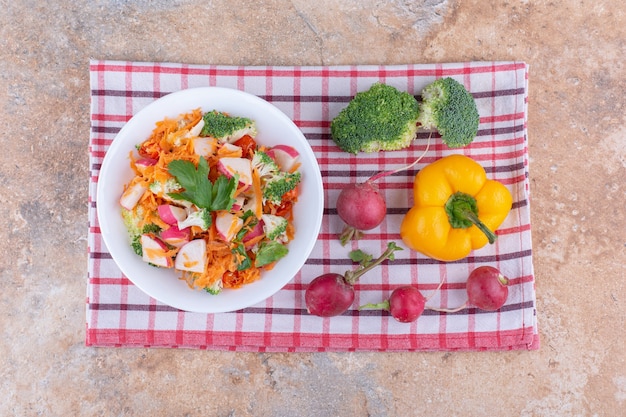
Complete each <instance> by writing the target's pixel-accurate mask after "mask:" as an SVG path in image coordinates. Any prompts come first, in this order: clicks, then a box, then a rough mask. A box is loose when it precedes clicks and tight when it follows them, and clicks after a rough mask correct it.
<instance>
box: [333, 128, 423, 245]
mask: <svg viewBox="0 0 626 417" xmlns="http://www.w3.org/2000/svg"><path fill="white" fill-rule="evenodd" d="M429 147H430V136H429V137H428V143H427V144H426V149H425V150H424V152H423V153H422V154H421V155H420V157H419V158H417V159H416V160H415V161H413V162H412V163H411V164H409V165H407V166H404V167H401V168H398V169H395V170H393V171H386V172H379V173H377V174H375V175H372V176H371V177H370V178H369V179H367V180H366V181H365V182H364V183H357V184H349V185H348V186H346V187H345V188H344V189H343V190H341V192H340V193H339V196H338V197H337V202H336V207H337V214H338V215H339V217H340V218H341V220H343V221H344V222H345V223H346V226H345V227H344V228H343V230H342V232H341V234H340V235H339V240H340V241H341V244H342V245H345V244H346V243H348V241H350V240H352V239H355V240H357V239H360V238H361V237H362V236H363V231H364V230H371V229H373V228H375V227H377V226H379V225H380V224H381V223H382V221H383V219H384V218H385V215H386V214H387V204H386V203H385V199H384V198H383V197H382V195H381V194H380V192H379V191H378V187H376V185H375V184H374V183H375V182H376V181H378V180H379V179H381V178H383V177H386V176H388V175H393V174H396V173H398V172H401V171H405V170H407V169H410V168H412V167H413V166H414V165H416V164H417V163H418V162H419V161H420V160H421V159H422V158H423V157H424V155H426V152H428V148H429Z"/></svg>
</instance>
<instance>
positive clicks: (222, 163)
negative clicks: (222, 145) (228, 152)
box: [217, 157, 252, 190]
mask: <svg viewBox="0 0 626 417" xmlns="http://www.w3.org/2000/svg"><path fill="white" fill-rule="evenodd" d="M217 169H218V171H219V172H221V173H222V174H224V175H226V176H227V177H228V178H232V177H234V176H235V175H239V184H240V186H242V187H243V189H244V190H245V189H247V188H248V187H250V186H251V185H252V165H251V163H250V160H249V159H247V158H232V157H224V158H220V160H219V162H218V163H217Z"/></svg>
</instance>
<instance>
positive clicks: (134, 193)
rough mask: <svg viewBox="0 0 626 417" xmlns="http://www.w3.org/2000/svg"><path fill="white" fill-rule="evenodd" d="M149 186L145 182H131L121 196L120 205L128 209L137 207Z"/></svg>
mask: <svg viewBox="0 0 626 417" xmlns="http://www.w3.org/2000/svg"><path fill="white" fill-rule="evenodd" d="M147 189H148V187H147V186H146V184H145V183H144V182H135V183H133V184H131V185H130V186H129V187H128V188H127V189H126V190H124V192H123V193H122V196H121V197H120V205H121V206H122V207H124V208H125V209H126V210H132V209H133V208H135V206H136V205H137V203H138V202H139V200H140V199H141V197H142V196H143V194H144V193H145V192H146V190H147Z"/></svg>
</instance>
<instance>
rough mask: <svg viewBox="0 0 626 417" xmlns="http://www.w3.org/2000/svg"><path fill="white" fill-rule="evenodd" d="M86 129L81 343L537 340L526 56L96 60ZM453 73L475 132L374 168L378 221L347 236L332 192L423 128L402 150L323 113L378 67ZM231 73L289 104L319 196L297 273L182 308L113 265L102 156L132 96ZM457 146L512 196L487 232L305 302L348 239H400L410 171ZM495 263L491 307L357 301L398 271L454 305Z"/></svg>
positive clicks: (380, 290)
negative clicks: (399, 313)
mask: <svg viewBox="0 0 626 417" xmlns="http://www.w3.org/2000/svg"><path fill="white" fill-rule="evenodd" d="M90 75H91V98H92V100H91V133H90V146H89V151H90V173H91V179H90V188H89V197H90V198H89V264H88V271H89V275H88V279H89V281H88V288H87V301H86V303H87V305H86V307H87V317H86V318H87V320H86V327H87V334H86V344H87V345H89V346H124V347H128V346H137V347H178V348H197V349H214V350H234V351H281V352H282V351H291V352H300V351H414V350H514V349H528V350H533V349H537V348H538V347H539V338H538V332H537V320H536V309H535V300H536V299H535V289H534V273H533V263H532V242H531V227H530V206H529V173H528V138H527V107H528V68H527V66H526V64H525V63H523V62H468V63H451V64H425V65H394V66H360V65H355V66H331V67H329V66H319V67H298V66H295V67H276V66H263V67H245V66H241V67H235V66H220V65H184V64H176V63H144V62H117V61H96V60H93V61H92V62H91V63H90ZM443 76H450V77H453V78H455V79H457V80H458V81H460V82H462V83H463V84H464V85H465V86H466V87H467V88H468V89H469V90H470V91H471V92H472V94H473V95H474V97H475V98H476V102H477V105H478V109H479V113H480V115H481V123H480V129H479V132H478V137H477V138H476V139H475V140H474V142H473V143H472V144H471V145H470V146H468V147H466V148H464V149H462V150H455V151H452V150H450V149H448V148H447V147H445V146H444V145H442V143H441V141H440V140H438V137H436V136H435V137H433V140H432V142H431V146H430V148H429V150H428V152H427V154H426V156H425V158H424V159H423V160H422V162H420V163H419V164H418V165H417V166H416V167H415V169H412V170H409V171H405V172H402V173H399V174H396V175H393V176H389V177H386V178H385V179H384V180H382V181H380V182H379V186H380V189H381V192H382V193H383V195H384V197H385V199H386V201H387V204H388V215H387V217H386V219H385V221H384V222H383V223H382V225H381V226H380V227H379V228H377V229H374V230H372V231H370V232H369V233H367V234H366V236H365V237H364V238H363V239H362V240H360V241H358V243H353V244H351V245H347V246H346V247H342V246H341V245H340V243H339V241H338V239H337V234H338V232H339V231H340V230H341V228H342V226H343V225H342V222H341V220H340V219H339V218H338V217H337V214H336V210H335V207H334V202H335V200H336V197H337V194H338V192H339V191H340V189H341V188H342V187H343V186H344V184H346V183H349V182H354V181H363V180H365V179H367V178H369V177H370V176H371V175H372V174H373V173H375V172H378V171H381V170H385V171H387V170H393V169H395V168H398V167H401V166H404V165H407V164H408V163H410V162H412V161H413V160H414V159H415V158H416V157H417V156H419V155H420V154H421V153H422V152H423V151H424V150H425V147H426V142H427V141H426V138H427V136H428V134H426V133H421V134H420V139H418V140H417V141H416V142H415V143H414V145H413V146H412V147H411V148H409V149H408V150H404V151H396V152H381V153H373V154H363V153H361V154H359V155H358V156H354V155H351V154H347V153H345V152H342V151H340V150H339V149H338V148H337V147H336V146H335V145H334V143H333V141H332V140H331V138H330V135H329V126H330V121H331V120H332V119H333V117H334V116H335V115H337V113H338V112H339V111H340V110H341V109H342V108H344V107H345V106H346V105H347V103H348V101H349V100H350V99H351V98H352V97H353V96H354V95H355V94H356V93H357V92H358V91H362V90H366V89H368V88H369V87H370V86H371V84H372V83H374V82H377V81H381V82H384V83H387V84H390V85H393V86H395V87H397V88H399V89H401V90H405V91H408V92H410V93H411V94H415V95H419V93H420V91H421V89H422V88H423V87H424V86H425V85H426V84H428V83H430V82H431V81H433V80H434V79H436V78H439V77H443ZM200 86H221V87H230V88H235V89H239V90H244V91H246V92H249V93H252V94H255V95H258V96H260V97H262V98H264V99H265V100H267V101H269V102H271V103H273V104H274V105H275V106H277V107H278V108H280V109H281V110H282V111H283V112H284V113H285V114H287V115H288V116H289V117H290V118H291V119H292V120H293V121H294V122H295V123H296V125H298V126H299V127H300V129H301V130H302V131H303V133H304V134H305V136H306V137H307V139H308V140H309V143H310V144H311V147H312V148H313V151H314V152H315V155H316V157H317V159H318V163H319V165H320V168H321V173H322V178H323V182H324V188H325V199H326V204H325V208H324V219H323V223H322V229H321V232H320V235H319V238H318V242H317V244H316V246H315V248H314V250H313V252H312V253H311V256H310V258H309V259H308V261H307V262H306V264H305V265H304V267H303V268H302V270H301V271H300V272H299V273H298V274H297V275H296V276H295V278H294V279H293V280H292V281H291V282H290V283H289V284H287V285H286V286H285V287H284V288H283V289H282V290H280V291H279V292H278V293H277V294H276V295H275V296H273V297H271V298H270V299H268V300H266V301H264V302H262V303H259V304H257V305H255V306H252V307H250V308H246V309H244V310H241V311H237V312H233V313H223V314H198V313H189V312H183V311H179V310H176V309H173V308H171V307H168V306H166V305H163V304H160V303H159V302H157V301H155V300H154V299H151V298H150V297H148V296H147V295H146V294H145V293H143V292H142V291H140V290H139V289H138V288H137V287H135V286H134V285H133V284H132V283H131V282H130V281H129V280H128V279H127V278H126V277H124V276H123V275H122V273H121V272H120V270H119V269H118V268H117V266H116V264H115V262H114V261H113V260H112V259H111V256H110V254H109V252H108V251H107V248H106V247H105V246H104V243H103V241H102V238H101V235H100V229H99V225H98V219H97V215H96V204H97V201H96V184H97V181H98V173H99V169H100V165H101V163H102V159H103V157H104V155H105V153H106V151H107V148H108V146H109V145H110V144H111V141H112V140H113V139H114V137H115V135H116V134H117V132H118V131H119V130H120V128H121V127H122V126H123V125H124V123H125V122H126V121H128V120H129V119H130V117H131V116H132V115H134V114H135V113H137V111H139V110H140V109H141V108H143V107H144V106H146V105H147V104H149V103H150V102H152V101H154V100H155V99H157V98H159V97H161V96H163V95H165V94H168V93H170V92H174V91H177V90H181V89H185V88H191V87H200ZM452 152H456V153H459V152H462V153H464V154H466V155H468V156H470V157H472V158H473V159H475V160H476V161H478V162H479V163H481V164H482V165H483V166H484V167H485V169H486V171H487V175H488V177H489V178H491V179H496V180H499V181H501V182H502V183H504V184H505V185H506V186H507V187H508V188H509V190H510V191H511V193H512V195H513V201H514V203H513V209H512V211H511V213H510V214H509V216H508V218H507V219H506V221H505V223H504V224H503V225H502V226H501V227H500V229H499V230H498V236H499V238H498V240H497V242H496V243H495V244H494V245H488V246H487V247H485V248H483V249H480V250H478V251H475V252H473V253H472V254H471V255H470V256H469V257H467V258H466V259H463V260H461V261H458V262H451V263H441V262H437V261H434V260H432V259H429V258H426V257H424V256H422V255H420V254H417V253H415V252H413V251H410V250H408V249H405V250H403V251H400V252H396V260H395V261H394V262H390V263H385V264H383V265H381V266H379V267H377V268H376V269H374V270H372V271H370V272H368V273H367V274H366V275H364V276H362V278H361V279H360V281H359V283H358V284H357V285H356V288H357V291H356V293H357V295H356V300H355V302H354V307H353V309H351V310H349V311H348V312H347V313H346V314H344V315H342V316H338V317H332V318H320V317H316V316H311V315H309V314H307V312H306V309H305V304H304V289H305V288H306V285H307V284H308V283H309V282H310V281H311V280H312V279H313V278H314V277H316V276H318V275H320V274H322V273H327V272H339V273H343V272H345V271H346V270H348V269H352V268H354V267H355V265H353V264H352V263H351V261H349V259H348V252H349V251H350V250H352V249H355V248H357V247H358V248H360V249H362V250H364V251H365V252H368V253H370V254H372V255H374V256H378V254H380V253H381V252H382V251H383V250H384V249H385V248H386V246H387V243H388V242H389V241H395V242H397V243H398V244H400V245H402V242H401V239H400V235H399V225H400V222H401V220H402V217H403V215H404V213H405V212H406V211H407V210H408V208H409V206H410V204H411V203H412V191H411V190H412V183H413V176H414V175H415V173H416V172H417V170H418V169H419V168H420V167H423V166H424V165H425V164H427V163H429V162H433V161H434V160H436V159H437V158H440V157H442V156H445V155H447V154H450V153H452ZM485 264H487V265H493V266H495V267H497V268H499V269H500V270H501V271H502V272H503V273H504V274H505V275H507V276H508V277H509V278H510V279H511V284H512V285H511V287H510V291H509V299H508V301H507V304H506V305H505V306H504V307H503V308H502V309H501V310H500V311H498V312H483V311H479V310H476V309H473V308H469V309H465V310H462V311H460V312H458V313H454V314H445V313H438V312H434V311H432V310H427V311H425V312H424V314H423V315H422V316H421V317H420V318H419V319H418V320H417V321H416V322H414V323H411V324H401V323H397V322H396V321H395V320H393V319H392V318H391V317H390V316H389V315H388V313H386V312H382V311H371V310H367V311H358V309H357V307H358V306H359V305H362V304H365V303H374V302H380V301H382V300H383V299H385V298H387V297H388V296H389V294H390V292H391V291H392V290H393V289H394V288H395V287H396V286H398V285H401V284H409V283H412V284H415V285H417V286H418V288H419V289H420V290H421V291H422V292H423V293H424V294H425V295H428V294H430V293H431V292H432V291H433V290H434V289H435V288H436V287H437V284H438V283H439V281H440V279H442V278H443V279H445V284H444V285H443V287H442V289H441V290H440V291H438V292H437V293H436V295H435V296H434V297H433V298H432V299H431V300H430V301H429V304H430V305H436V306H439V307H455V306H458V305H460V304H462V303H463V302H464V301H465V298H466V297H465V291H464V281H465V279H466V278H467V276H468V274H469V272H470V271H471V270H472V269H473V268H475V267H477V266H479V265H485Z"/></svg>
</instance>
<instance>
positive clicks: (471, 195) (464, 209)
mask: <svg viewBox="0 0 626 417" xmlns="http://www.w3.org/2000/svg"><path fill="white" fill-rule="evenodd" d="M413 195H414V206H413V207H412V208H411V209H410V210H409V211H408V212H407V214H406V215H405V217H404V219H403V220H402V225H401V226H400V235H401V237H402V240H403V241H404V243H405V244H406V245H407V246H408V247H410V248H411V249H413V250H415V251H418V252H421V253H423V254H424V255H426V256H429V257H431V258H434V259H437V260H440V261H456V260H458V259H462V258H465V257H466V256H467V255H469V253H470V252H471V251H472V250H474V249H479V248H482V247H483V246H485V245H486V244H487V242H489V243H493V242H495V240H496V235H495V233H494V232H493V231H494V230H496V229H497V228H498V227H499V226H500V225H501V224H502V222H503V221H504V219H505V218H506V216H507V215H508V213H509V211H510V210H511V205H512V202H513V199H512V197H511V193H510V192H509V190H508V189H507V188H506V187H505V186H504V185H503V184H502V183H500V182H498V181H495V180H489V179H487V175H486V173H485V170H484V169H483V167H482V166H480V164H478V163H477V162H476V161H474V160H473V159H471V158H469V157H467V156H464V155H450V156H446V157H444V158H441V159H439V160H437V161H435V162H433V163H431V164H429V165H427V166H426V167H424V168H423V169H422V170H420V171H419V172H418V173H417V175H416V176H415V182H414V185H413Z"/></svg>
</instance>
